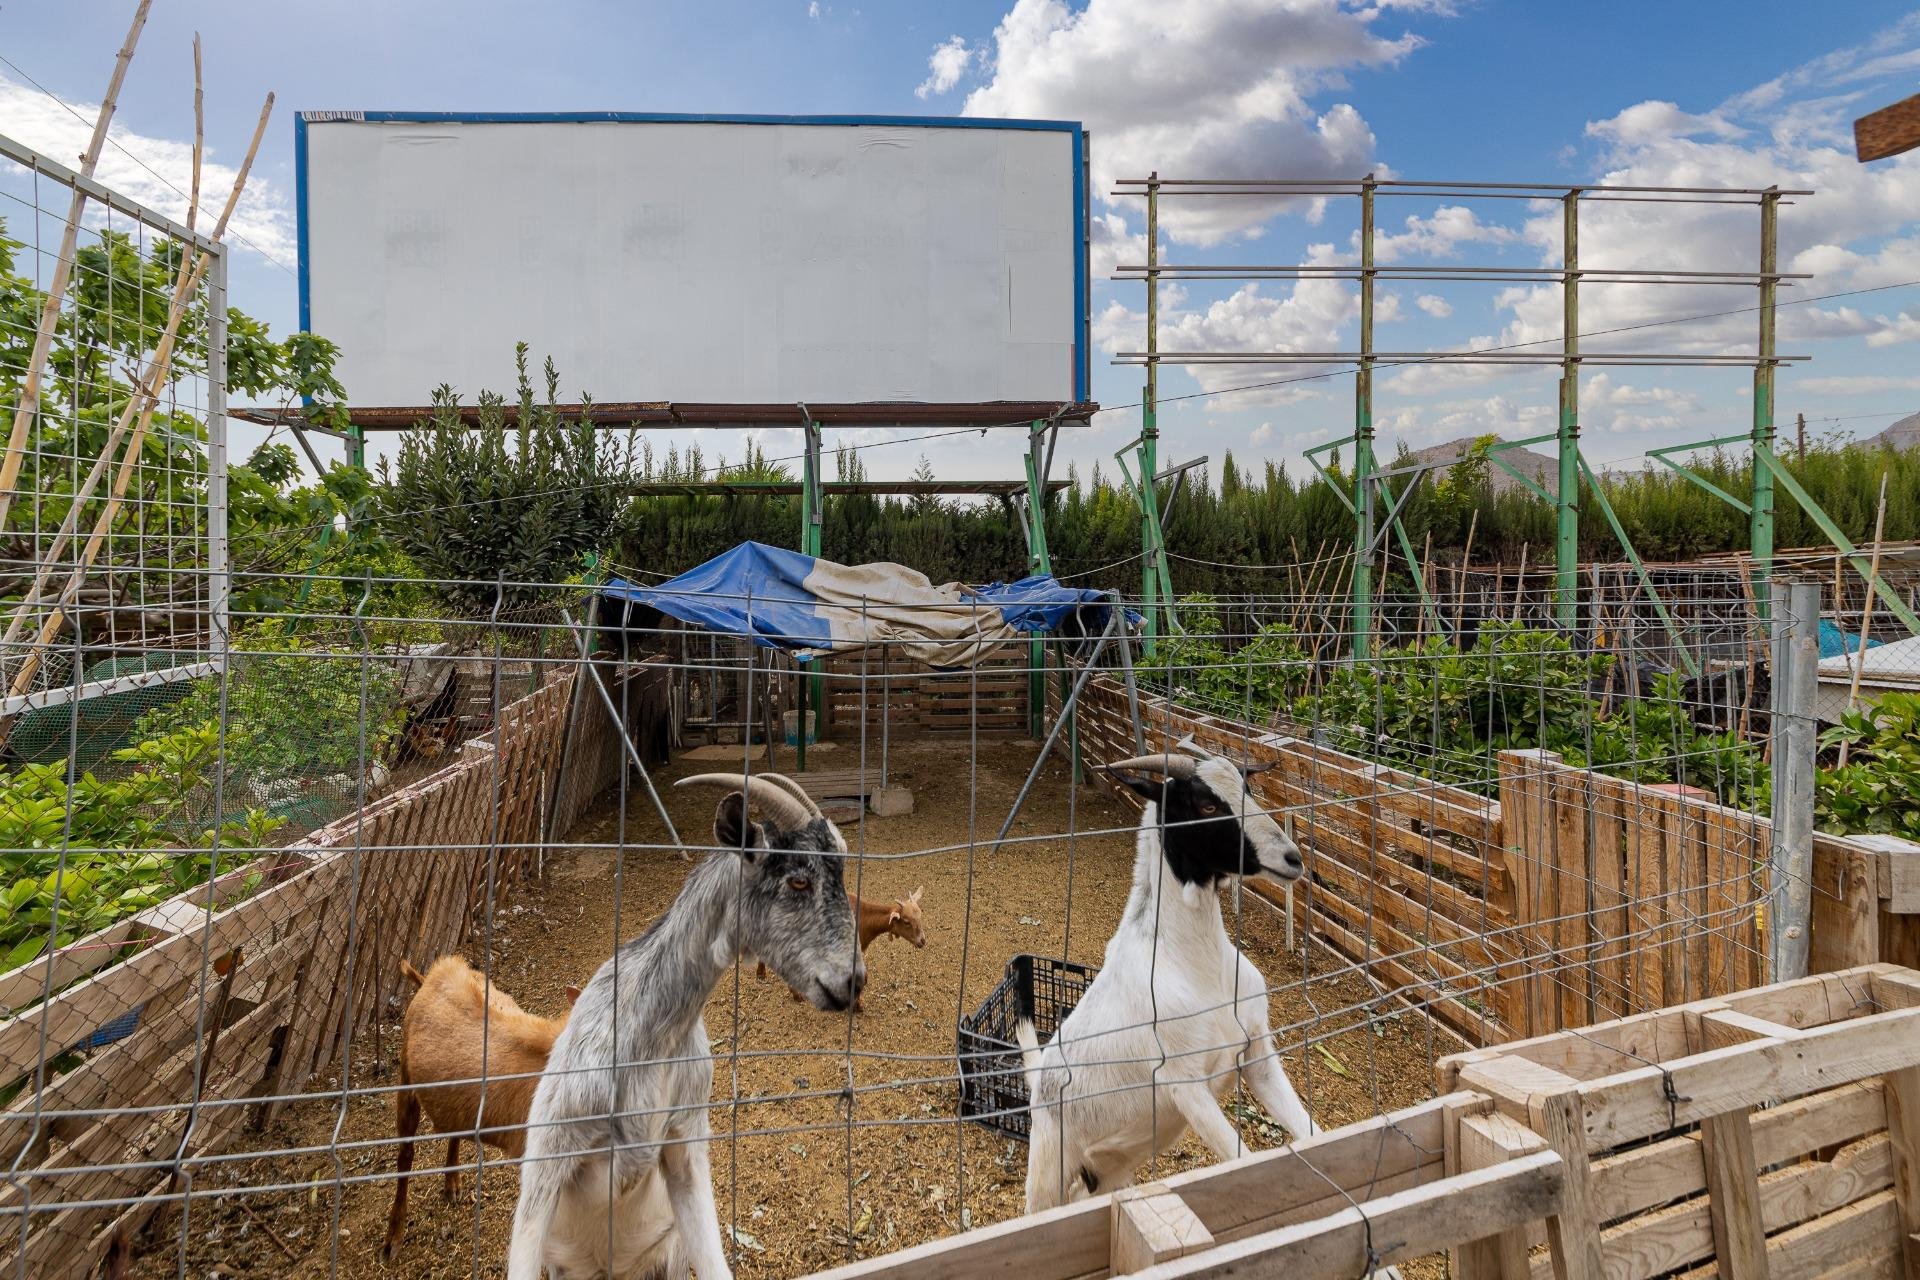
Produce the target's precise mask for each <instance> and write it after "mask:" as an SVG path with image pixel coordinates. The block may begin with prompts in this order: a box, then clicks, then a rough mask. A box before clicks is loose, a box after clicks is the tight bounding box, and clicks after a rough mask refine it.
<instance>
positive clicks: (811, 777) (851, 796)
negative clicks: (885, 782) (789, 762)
mask: <svg viewBox="0 0 1920 1280" xmlns="http://www.w3.org/2000/svg"><path fill="white" fill-rule="evenodd" d="M787 776H788V777H790V778H792V779H793V780H794V781H795V782H797V783H799V784H800V789H801V790H802V791H805V792H806V793H807V794H808V795H809V796H812V797H813V798H814V799H815V800H865V799H866V798H867V796H868V795H869V794H870V793H871V792H872V791H873V790H874V787H873V786H872V782H873V779H872V777H871V776H870V775H868V774H865V773H863V772H862V771H861V770H859V769H857V768H855V769H810V770H808V771H807V772H806V773H792V774H788V775H787Z"/></svg>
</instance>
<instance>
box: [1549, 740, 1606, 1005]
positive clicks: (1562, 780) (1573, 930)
mask: <svg viewBox="0 0 1920 1280" xmlns="http://www.w3.org/2000/svg"><path fill="white" fill-rule="evenodd" d="M1592 778H1593V774H1592V772H1591V771H1589V770H1584V769H1568V768H1565V767H1562V766H1558V765H1556V766H1555V767H1554V768H1553V769H1552V770H1551V771H1550V772H1549V774H1548V777H1547V779H1546V794H1547V803H1548V804H1549V805H1551V806H1552V815H1553V816H1552V819H1551V825H1550V826H1549V827H1548V829H1547V832H1546V834H1547V837H1548V840H1549V841H1550V850H1551V858H1552V864H1551V865H1552V874H1553V891H1552V892H1553V898H1552V901H1553V907H1552V911H1553V933H1552V936H1553V947H1554V953H1555V956H1554V963H1555V967H1556V968H1557V970H1558V973H1557V974H1556V975H1555V982H1554V985H1555V986H1556V988H1557V989H1558V991H1559V996H1560V1025H1561V1026H1563V1027H1584V1026H1587V1025H1589V1024H1590V1023H1593V1022H1595V1021H1597V1019H1596V1017H1595V1015H1594V1007H1593V967H1592V965H1593V955H1594V952H1593V948H1592V945H1591V944H1592V930H1593V916H1592V907H1593V903H1592V900H1591V899H1590V898H1589V897H1588V894H1587V889H1588V886H1589V885H1591V884H1592V883H1593V880H1594V873H1593V850H1592V846H1591V842H1590V840H1589V838H1588V837H1589V831H1588V820H1589V817H1590V815H1591V814H1592V811H1593V804H1594V795H1593V783H1592Z"/></svg>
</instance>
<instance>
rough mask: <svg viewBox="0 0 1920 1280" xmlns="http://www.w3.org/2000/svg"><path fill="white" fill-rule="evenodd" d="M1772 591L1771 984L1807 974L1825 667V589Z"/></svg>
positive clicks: (1777, 585)
mask: <svg viewBox="0 0 1920 1280" xmlns="http://www.w3.org/2000/svg"><path fill="white" fill-rule="evenodd" d="M1772 588H1773V599H1772V604H1773V617H1772V623H1771V625H1772V641H1773V645H1772V650H1773V653H1772V656H1773V662H1772V667H1773V672H1772V674H1773V689H1772V696H1771V706H1770V709H1771V712H1772V715H1771V716H1770V719H1769V735H1770V737H1771V738H1772V745H1773V849H1772V855H1771V858H1770V860H1769V867H1768V870H1769V875H1770V881H1769V884H1770V892H1769V898H1768V910H1767V956H1768V959H1769V960H1770V961H1771V974H1770V978H1771V980H1772V981H1774V982H1785V981H1787V980H1789V979H1792V978H1803V977H1805V976H1806V973H1807V955H1808V948H1809V936H1808V935H1809V931H1810V929H1811V917H1812V911H1813V771H1814V751H1815V749H1816V737H1817V735H1816V733H1815V730H1816V728H1817V726H1816V725H1815V723H1814V717H1813V699H1814V685H1815V678H1816V675H1817V668H1818V666H1819V662H1820V633H1819V627H1820V588H1819V587H1818V586H1816V585H1814V584H1813V583H1808V582H1792V583H1788V582H1780V581H1777V580H1776V581H1775V582H1774V583H1773V584H1772Z"/></svg>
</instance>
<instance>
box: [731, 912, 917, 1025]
mask: <svg viewBox="0 0 1920 1280" xmlns="http://www.w3.org/2000/svg"><path fill="white" fill-rule="evenodd" d="M925 887H926V886H925V885H922V886H920V888H921V889H924V888H925ZM847 898H848V900H849V901H850V902H852V903H853V920H854V924H855V926H856V927H857V928H858V929H859V930H860V950H861V952H862V953H863V954H864V953H865V951H866V949H867V948H868V947H869V946H871V945H872V944H873V940H874V939H875V938H877V937H879V936H880V935H881V934H883V933H887V934H892V935H893V936H894V937H896V938H903V939H905V940H906V941H908V942H911V943H912V944H913V945H914V946H916V947H924V946H926V945H927V930H926V927H925V925H924V924H923V923H922V921H921V919H920V889H915V890H914V891H913V892H912V893H910V894H908V895H907V896H906V897H904V898H895V899H894V900H893V901H892V902H890V903H886V904H884V905H883V904H881V903H878V902H868V901H867V900H866V899H865V898H862V897H859V896H857V895H855V894H854V892H853V891H852V890H851V889H849V890H848V891H847ZM754 974H755V976H757V977H758V978H759V979H760V980H761V981H762V982H764V981H766V977H767V966H765V965H764V964H763V965H759V966H757V967H756V968H755V969H754ZM787 994H788V995H790V996H792V997H793V998H794V999H795V1000H803V999H805V998H806V997H804V996H802V995H801V994H800V993H799V992H797V991H795V990H794V989H793V988H792V987H788V988H787ZM853 1011H854V1012H855V1013H864V1012H865V1011H866V1010H865V1009H864V1008H863V1007H862V1005H861V1003H860V998H859V997H858V996H855V997H854V1000H853Z"/></svg>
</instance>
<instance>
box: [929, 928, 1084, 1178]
mask: <svg viewBox="0 0 1920 1280" xmlns="http://www.w3.org/2000/svg"><path fill="white" fill-rule="evenodd" d="M1098 972H1100V971H1099V970H1098V969H1096V968H1093V967H1091V966H1088V965H1084V964H1074V963H1073V962H1072V961H1071V960H1055V959H1054V958H1052V957H1051V956H1030V955H1017V956H1015V957H1014V958H1013V959H1011V960H1009V961H1007V976H1006V977H1004V978H1002V979H1001V980H1000V985H999V986H997V987H995V988H994V989H993V992H992V994H990V995H988V996H987V998H986V1000H985V1001H983V1002H982V1003H981V1005H980V1007H979V1008H978V1009H976V1010H974V1011H973V1013H971V1014H970V1015H968V1016H967V1017H965V1018H962V1019H961V1020H960V1034H959V1050H960V1118H961V1119H962V1120H971V1121H973V1122H974V1123H975V1124H978V1125H984V1126H986V1127H987V1128H989V1129H991V1130H993V1131H994V1132H995V1133H1003V1134H1005V1135H1006V1136H1007V1137H1009V1138H1017V1139H1019V1140H1020V1141H1022V1142H1025V1141H1026V1140H1027V1128H1028V1123H1027V1078H1026V1076H1025V1075H1024V1074H1022V1072H1021V1063H1020V1045H1019V1043H1018V1042H1017V1041H1015V1040H1014V1038H1013V1028H1014V1024H1016V1023H1017V1022H1019V1020H1020V1008H1021V1005H1022V1004H1023V1003H1024V1001H1023V1000H1022V999H1021V996H1022V994H1023V993H1025V992H1031V993H1032V996H1033V1001H1032V1003H1033V1026H1034V1030H1035V1031H1036V1032H1038V1033H1039V1036H1040V1043H1042V1044H1045V1043H1046V1042H1047V1041H1048V1040H1049V1039H1051V1038H1052V1036H1053V1033H1054V1032H1056V1031H1058V1030H1059V1029H1060V1023H1061V1022H1062V1021H1063V1020H1064V1019H1065V1018H1066V1016H1067V1015H1068V1014H1069V1013H1072V1012H1073V1007H1074V1006H1075V1005H1077V1004H1079V1003H1080V997H1081V996H1083V995H1085V994H1086V991H1087V988H1088V987H1089V986H1091V985H1092V983H1093V975H1094V974H1096V973H1098Z"/></svg>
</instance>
